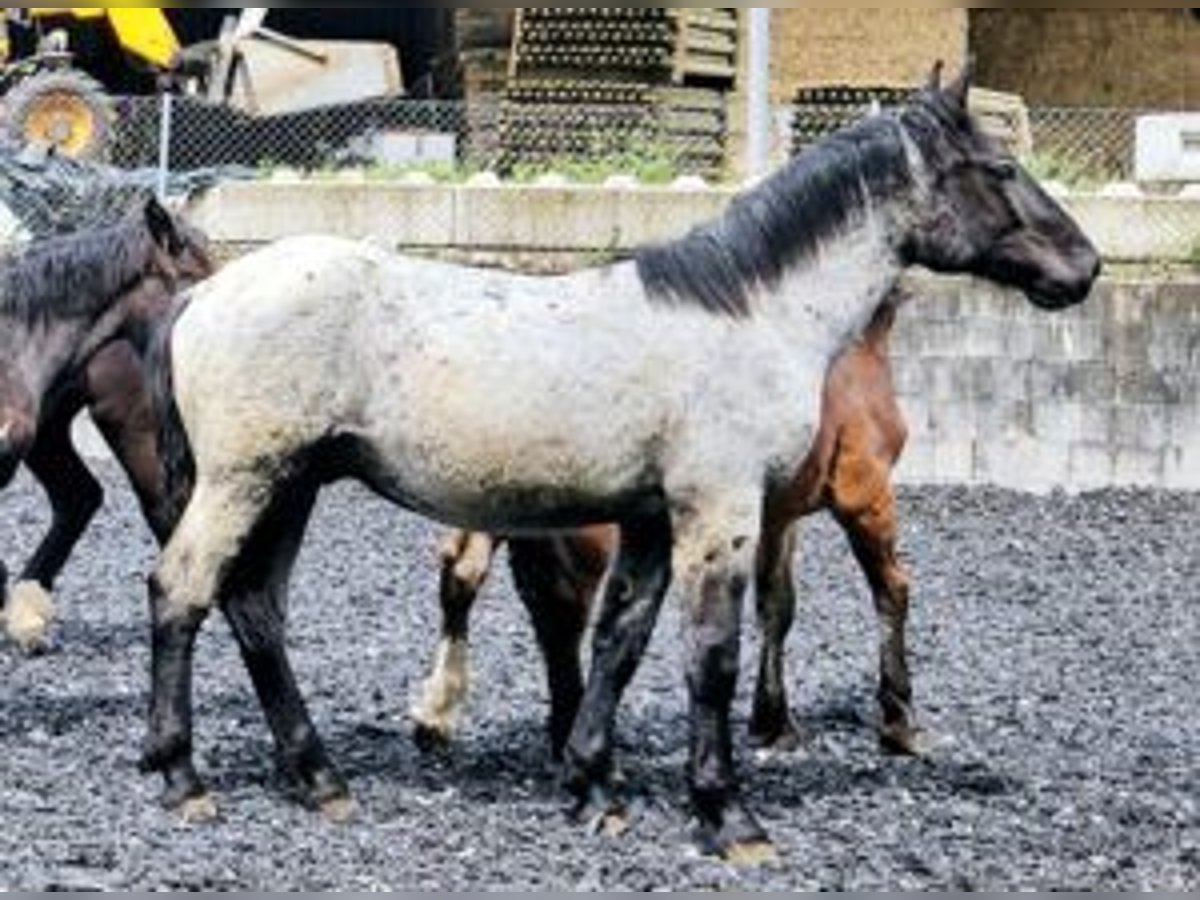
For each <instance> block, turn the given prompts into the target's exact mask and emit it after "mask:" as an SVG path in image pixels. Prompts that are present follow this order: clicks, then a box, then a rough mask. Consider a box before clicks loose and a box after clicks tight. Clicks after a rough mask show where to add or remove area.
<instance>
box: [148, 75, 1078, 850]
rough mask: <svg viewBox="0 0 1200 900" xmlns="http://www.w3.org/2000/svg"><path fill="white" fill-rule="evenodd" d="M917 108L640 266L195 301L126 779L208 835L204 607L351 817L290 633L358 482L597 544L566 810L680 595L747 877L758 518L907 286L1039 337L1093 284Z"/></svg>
mask: <svg viewBox="0 0 1200 900" xmlns="http://www.w3.org/2000/svg"><path fill="white" fill-rule="evenodd" d="M935 81H936V82H937V83H936V84H932V85H931V86H930V87H929V88H928V89H926V90H924V91H923V92H921V93H920V94H918V95H917V96H916V97H915V98H914V99H913V101H912V102H910V103H909V104H908V105H907V106H905V107H904V108H903V109H901V110H898V111H897V112H895V113H893V114H888V115H884V116H878V117H874V118H871V119H868V120H866V121H864V122H861V123H858V124H856V125H854V126H852V127H850V128H848V129H846V130H843V131H841V132H839V133H837V134H835V135H834V136H832V137H831V138H829V139H828V140H826V141H824V142H822V143H821V144H819V145H818V146H817V147H815V148H814V149H812V150H811V151H809V152H808V153H806V154H804V155H802V156H801V157H799V158H798V159H796V160H794V161H793V162H791V163H790V164H788V165H787V166H785V167H784V168H783V169H782V170H781V171H780V172H778V173H777V174H775V175H774V176H773V177H771V178H769V179H768V180H766V181H765V182H764V183H762V184H761V185H759V186H758V187H756V188H754V189H753V190H751V191H749V192H747V193H746V194H745V195H743V196H742V197H740V198H738V199H737V200H736V201H735V202H734V203H733V204H732V205H731V206H730V208H729V209H728V210H727V211H726V213H725V214H724V215H723V216H722V217H720V218H719V219H718V220H717V221H716V222H714V223H712V224H710V225H707V226H702V227H700V228H698V229H697V230H695V231H694V232H692V233H691V234H689V235H687V236H685V237H683V238H681V239H679V240H677V241H674V242H670V243H666V244H663V245H660V246H653V247H647V248H646V249H644V250H642V251H641V252H640V253H638V254H637V256H636V258H634V259H631V260H626V261H621V262H618V263H615V264H612V265H606V266H603V267H599V268H595V269H591V270H587V271H583V272H578V273H575V274H571V275H567V276H559V277H529V276H520V275H513V274H509V273H504V272H497V271H485V270H479V269H474V268H469V267H463V266H456V265H450V264H445V263H439V262H433V261H428V260H424V259H417V258H406V257H402V256H396V255H392V254H389V253H387V252H384V251H382V250H380V249H378V248H375V247H372V246H370V245H368V244H362V243H356V242H351V241H345V240H340V239H336V238H331V237H303V238H294V239H289V240H284V241H281V242H279V243H276V244H274V245H272V246H269V247H267V248H265V249H263V250H261V251H259V252H257V253H253V254H251V255H248V256H245V257H243V258H242V259H240V260H238V261H237V262H235V263H233V264H231V265H230V266H228V267H227V268H225V269H223V270H222V271H221V272H219V273H218V274H217V275H215V276H214V277H213V278H212V279H209V280H208V281H206V282H204V283H203V284H201V285H200V286H198V287H197V288H195V289H194V290H193V291H191V292H190V304H189V305H188V306H187V308H186V310H184V311H183V312H182V314H181V315H180V316H179V318H178V319H177V321H176V323H175V326H174V331H173V334H172V336H171V337H170V339H169V346H168V348H167V349H168V350H169V353H164V354H163V362H164V363H165V365H164V367H163V370H162V372H161V376H162V383H163V386H164V389H165V388H166V387H167V386H168V385H167V381H166V379H168V378H169V379H170V384H169V387H170V388H171V389H172V396H173V397H174V400H175V406H174V407H173V408H172V409H171V410H170V411H169V412H170V415H168V416H165V417H164V427H165V428H167V429H170V430H174V431H176V432H178V434H179V435H181V436H182V437H181V438H178V439H177V440H175V441H174V442H172V443H171V444H170V446H172V447H174V448H175V450H177V451H179V450H182V449H186V450H187V451H188V452H187V453H186V454H182V455H181V456H180V457H179V458H175V454H172V455H171V458H169V459H168V460H167V461H168V463H169V468H170V472H171V473H172V475H171V477H172V479H173V480H179V479H184V480H187V481H189V482H191V483H192V485H193V489H192V491H191V493H190V500H189V501H188V503H187V505H186V509H185V510H184V512H183V516H182V519H181V520H180V522H179V525H178V527H177V528H176V530H175V532H174V534H173V535H172V536H171V538H170V540H169V541H168V543H167V546H166V548H165V549H164V551H163V553H162V556H161V558H160V560H159V562H158V564H157V566H156V568H155V571H154V574H153V575H152V577H151V579H150V593H151V610H152V620H153V623H152V628H153V645H152V647H153V654H152V658H153V663H152V703H151V711H150V717H149V734H148V740H147V746H146V748H145V755H144V759H143V766H144V768H145V770H147V771H150V772H157V773H161V775H162V776H163V778H164V782H165V794H164V800H165V802H166V803H167V804H168V806H170V807H171V808H175V809H177V810H179V811H180V812H181V814H183V815H184V816H185V817H189V816H191V817H197V818H203V817H206V816H209V815H212V814H213V813H214V811H215V804H214V803H213V801H212V799H211V797H210V796H209V794H208V791H207V788H206V786H205V784H204V781H203V780H202V779H201V777H200V774H199V772H198V771H197V769H196V766H195V762H194V759H193V741H192V727H193V717H192V667H193V655H194V650H195V639H196V636H197V633H198V631H199V629H200V627H201V626H202V624H203V623H204V622H205V620H206V619H207V617H208V615H209V614H210V613H211V611H213V610H214V609H220V610H221V611H222V612H223V613H224V615H225V616H226V618H227V619H228V620H229V621H230V623H231V625H232V630H233V632H234V635H235V637H236V639H237V641H238V642H239V644H240V647H241V650H242V654H243V658H244V660H245V663H246V665H247V667H248V669H249V672H250V675H251V679H252V681H253V683H254V686H255V688H256V690H257V692H258V695H259V699H260V702H261V704H262V706H263V708H264V710H265V712H266V715H267V719H268V722H269V725H270V727H271V730H272V732H273V733H274V736H275V740H276V742H277V744H278V748H279V757H280V759H281V760H282V762H283V765H284V768H285V771H286V772H287V773H288V774H289V775H290V776H291V777H293V778H294V779H295V780H296V782H297V784H298V786H299V787H300V789H301V790H302V791H303V792H304V795H305V797H306V799H307V800H308V801H309V802H310V803H311V804H312V805H313V806H314V807H316V808H319V809H321V810H322V811H324V812H325V813H326V814H327V815H329V816H331V817H333V818H340V817H342V816H344V815H346V814H347V813H348V811H349V810H350V809H351V808H352V805H351V800H350V792H349V789H348V786H347V783H346V781H345V780H344V778H343V777H342V776H341V774H340V773H339V772H338V770H337V769H336V767H335V766H334V763H333V761H332V760H331V759H330V757H329V754H328V753H327V751H326V749H325V747H324V745H323V743H322V741H321V739H320V737H319V735H318V733H317V729H316V727H315V726H314V725H313V723H312V721H311V718H310V716H309V713H308V711H307V708H306V706H305V703H304V700H303V698H302V696H301V694H300V691H299V689H298V688H297V684H296V679H295V677H294V674H293V672H292V669H291V666H290V663H289V660H288V658H287V654H286V651H285V646H284V640H283V638H284V632H285V619H286V616H285V610H286V605H287V604H286V600H287V590H288V585H289V581H290V575H291V572H292V567H293V563H294V561H295V558H296V556H297V553H298V551H299V548H300V546H301V543H302V539H303V536H304V533H305V530H306V528H307V525H308V521H309V514H310V512H311V510H312V508H313V505H314V502H315V499H316V496H317V494H318V492H319V491H320V489H321V488H322V486H323V485H326V484H328V483H330V482H332V481H335V480H339V479H343V478H353V479H357V480H359V481H361V482H363V483H364V484H366V485H368V486H369V487H370V488H372V489H373V490H375V491H376V492H378V493H379V494H380V495H381V496H383V497H385V498H388V499H389V500H391V501H393V502H395V503H396V504H398V505H400V506H402V507H404V508H406V509H409V510H412V511H415V512H417V513H421V514H424V515H426V516H429V517H431V518H433V519H436V520H438V521H441V522H444V523H447V524H450V525H454V526H458V527H462V528H467V529H471V530H476V531H484V532H490V533H499V534H523V533H525V534H529V533H532V534H537V533H545V532H548V531H554V530H561V529H568V528H575V527H582V526H586V525H590V524H595V523H616V524H617V525H619V526H620V533H621V543H620V547H619V549H618V553H617V561H616V564H615V568H614V571H613V573H612V575H611V577H610V578H609V579H608V584H607V587H606V589H605V596H604V598H603V600H602V603H603V604H604V606H605V611H604V614H603V615H601V617H600V620H599V623H598V627H597V630H596V632H595V635H594V653H593V659H592V677H591V678H590V679H589V682H588V686H587V689H586V692H585V696H584V700H583V705H582V707H581V710H580V714H579V716H578V717H577V718H576V720H575V724H574V727H573V730H572V734H571V737H570V739H569V740H568V742H567V747H566V752H565V763H564V766H565V780H566V784H567V786H568V787H569V789H570V790H571V791H572V792H573V794H574V795H575V797H576V798H577V799H578V801H579V803H580V805H581V806H585V807H586V806H594V807H597V808H599V809H601V810H603V809H606V808H610V807H611V806H612V805H613V804H614V803H616V802H617V801H616V798H615V797H614V795H613V777H612V776H613V753H612V747H613V730H614V717H615V713H616V709H617V706H618V703H619V699H620V694H621V692H622V690H623V689H624V687H625V686H626V684H627V682H628V679H629V677H630V676H631V675H632V673H633V670H634V668H635V666H636V663H637V660H638V659H639V658H640V656H641V654H642V652H643V650H644V647H645V642H646V640H647V639H648V637H649V634H650V632H651V628H652V625H653V622H654V619H655V617H656V615H657V612H658V608H659V605H660V604H661V602H662V600H663V597H664V595H665V594H666V592H667V590H668V587H670V586H671V585H672V584H676V585H678V593H679V595H680V597H681V599H682V604H683V609H684V621H685V637H684V647H685V651H684V652H685V657H686V658H685V662H684V670H685V680H686V683H687V687H688V694H689V697H690V711H689V716H690V721H691V727H690V736H689V744H690V754H689V762H688V780H689V790H690V797H691V806H692V811H693V814H694V817H695V821H696V823H697V825H696V829H695V835H694V837H695V839H696V841H697V843H698V845H699V847H700V848H701V849H702V850H704V851H705V852H709V853H715V854H720V855H722V856H724V857H725V858H727V859H731V860H750V861H753V860H756V859H759V858H761V857H762V856H763V855H765V854H766V853H768V852H769V848H770V845H769V841H768V838H767V835H766V833H765V832H764V830H763V829H762V827H761V826H760V825H759V823H758V821H757V819H756V818H755V816H754V815H753V813H752V812H751V810H750V809H749V807H748V805H747V804H746V803H745V801H744V799H743V796H742V794H741V792H740V790H739V788H738V782H737V778H736V775H735V765H734V753H733V740H732V736H731V734H730V705H731V703H732V700H733V696H734V690H735V685H736V679H737V673H738V655H739V634H740V627H741V601H742V597H743V594H744V592H745V588H746V586H747V584H748V582H749V581H750V579H751V578H752V577H753V573H754V561H755V556H756V552H757V547H758V537H759V535H760V533H761V531H762V526H763V521H762V519H763V509H764V500H765V498H766V497H767V495H768V494H769V493H770V491H771V490H772V489H773V488H777V487H779V486H782V485H784V484H786V482H787V481H788V480H789V479H791V478H793V477H794V475H795V473H796V471H797V469H798V467H799V466H800V464H801V462H802V461H803V459H804V458H805V456H806V455H807V454H808V452H809V450H810V449H811V447H812V443H813V441H814V439H815V436H816V433H817V428H818V423H819V418H820V400H821V389H822V384H823V382H824V377H825V373H826V372H827V371H828V368H829V366H830V364H831V362H832V360H833V359H834V358H835V357H836V356H837V354H838V353H839V352H840V351H841V350H842V349H843V348H845V347H846V346H847V345H849V344H850V343H851V342H852V341H853V340H854V339H855V338H856V337H858V336H859V335H861V334H862V333H863V331H864V330H865V329H866V328H867V327H868V326H869V324H870V323H871V322H872V320H873V319H874V318H875V317H876V315H877V314H878V313H879V310H880V308H881V307H882V306H883V305H885V304H886V303H887V302H888V299H889V298H890V297H891V296H892V291H893V288H894V287H895V285H896V283H897V281H898V279H899V278H900V276H901V275H902V273H903V272H904V271H905V270H906V269H908V268H909V267H911V266H918V265H920V266H924V267H926V268H928V269H931V270H934V271H939V272H951V273H970V274H973V275H976V276H979V277H982V278H986V279H990V280H992V281H994V282H996V283H998V284H1002V285H1006V286H1009V287H1012V288H1014V289H1017V290H1019V291H1022V292H1023V293H1024V294H1025V295H1026V296H1027V297H1028V298H1029V300H1030V301H1031V302H1032V303H1034V304H1035V305H1037V306H1039V307H1042V308H1044V309H1048V310H1060V309H1066V308H1068V307H1071V306H1074V305H1076V304H1078V303H1081V302H1082V301H1083V300H1084V299H1085V298H1086V297H1087V296H1088V294H1089V293H1090V291H1091V288H1092V285H1093V283H1094V282H1095V280H1096V279H1097V277H1098V276H1099V273H1100V267H1101V264H1100V259H1099V256H1098V254H1097V252H1096V250H1095V248H1094V247H1093V245H1092V244H1091V243H1090V242H1089V240H1088V239H1087V237H1086V236H1085V235H1084V234H1083V232H1082V231H1081V230H1080V228H1079V227H1078V225H1077V224H1076V223H1075V222H1074V221H1073V220H1072V219H1071V217H1070V216H1069V215H1068V214H1067V213H1066V212H1065V211H1064V210H1063V209H1062V208H1061V207H1060V206H1059V205H1058V204H1057V203H1056V202H1055V201H1054V200H1053V199H1052V198H1051V197H1049V196H1048V195H1047V194H1046V193H1045V192H1043V191H1042V190H1041V189H1040V188H1039V187H1038V185H1037V184H1036V182H1035V181H1034V180H1033V178H1032V177H1031V176H1029V175H1028V174H1027V173H1026V172H1025V171H1024V170H1023V169H1022V168H1021V166H1020V165H1019V164H1018V163H1017V162H1016V161H1014V160H1013V159H1012V158H1011V157H1010V156H1009V155H1007V154H1006V153H1005V152H1004V151H1003V150H1002V149H1001V148H1000V147H998V146H997V145H996V144H995V143H994V142H993V141H992V140H991V139H989V138H988V137H987V136H986V135H985V134H984V133H983V132H982V131H981V130H980V129H979V128H978V127H977V125H976V124H975V123H974V122H973V121H972V119H971V118H970V116H969V114H968V112H967V109H966V94H967V88H968V84H967V81H968V79H967V78H966V77H964V78H962V79H960V80H959V81H957V82H956V83H954V84H952V85H950V86H949V87H946V88H943V87H942V86H941V84H940V69H939V72H938V77H937V78H936V79H935ZM164 395H165V390H164Z"/></svg>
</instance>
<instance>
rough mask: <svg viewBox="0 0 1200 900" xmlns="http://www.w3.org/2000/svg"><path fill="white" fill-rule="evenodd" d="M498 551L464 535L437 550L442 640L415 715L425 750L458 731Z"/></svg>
mask: <svg viewBox="0 0 1200 900" xmlns="http://www.w3.org/2000/svg"><path fill="white" fill-rule="evenodd" d="M499 549H500V543H499V541H498V540H497V539H496V538H493V537H491V536H490V535H487V534H481V533H479V532H466V531H454V532H451V533H450V534H449V535H447V536H446V538H445V540H443V541H442V544H441V546H440V548H439V555H440V556H441V561H442V569H441V580H440V582H439V598H440V600H441V606H442V637H441V642H440V643H439V644H438V651H437V658H436V660H435V661H434V666H433V672H432V673H431V674H430V676H429V678H428V679H427V680H426V681H425V682H424V684H423V685H422V686H421V693H420V696H419V697H418V698H417V700H416V702H415V703H414V704H413V707H412V710H411V715H412V717H413V721H414V722H415V724H416V727H415V729H414V732H413V737H414V739H415V740H416V742H417V745H418V746H420V747H422V748H426V749H428V748H432V747H437V746H440V745H443V744H448V743H450V741H451V739H452V738H453V737H454V733H455V731H456V730H457V729H458V724H459V721H460V719H461V716H462V709H463V706H464V704H465V703H466V700H467V692H468V691H469V690H470V682H471V678H470V676H471V660H470V646H469V643H468V637H469V631H470V620H471V609H472V608H473V607H474V606H475V600H476V598H477V597H478V596H479V589H480V588H481V587H482V586H483V583H484V582H485V581H486V580H487V577H488V574H489V573H490V572H491V569H492V563H493V561H494V560H495V556H496V552H497V551H498V550H499Z"/></svg>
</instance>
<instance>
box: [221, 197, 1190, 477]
mask: <svg viewBox="0 0 1200 900" xmlns="http://www.w3.org/2000/svg"><path fill="white" fill-rule="evenodd" d="M729 196H730V191H728V190H719V189H703V188H699V187H694V188H693V189H691V190H673V189H670V188H641V189H634V188H622V189H613V188H610V189H606V188H579V187H562V186H545V187H540V188H533V189H530V188H514V187H506V186H500V185H495V184H490V183H486V182H485V183H484V184H481V185H478V186H461V187H452V186H437V185H417V186H405V185H395V184H389V185H378V184H375V185H371V184H361V183H329V184H324V185H312V184H307V183H302V182H286V181H285V182H281V183H275V184H261V185H258V184H255V185H236V186H230V187H226V188H223V189H222V190H220V191H219V192H217V193H216V194H215V195H213V196H212V197H211V198H209V200H207V201H206V202H205V204H204V205H203V206H202V208H201V209H199V210H198V219H199V221H200V222H201V223H202V224H204V225H206V226H207V227H208V228H209V229H210V230H211V232H212V233H213V235H214V237H216V238H217V239H218V240H219V241H221V242H224V243H227V244H231V245H236V246H237V247H239V248H240V247H244V246H246V245H252V244H255V243H258V242H261V241H264V240H271V239H275V238H278V237H282V236H285V235H288V234H296V233H304V232H310V231H324V232H335V233H341V234H345V235H348V236H355V237H368V236H371V237H374V238H375V239H377V240H380V241H383V242H385V243H387V244H389V245H391V246H397V247H408V248H410V249H422V250H426V251H431V252H436V253H439V254H442V255H451V256H458V255H467V256H468V257H470V258H471V259H475V260H478V259H480V258H487V256H488V255H489V254H493V253H494V254H503V255H504V256H505V257H506V258H508V259H511V256H510V253H511V252H512V251H521V254H522V255H521V256H520V262H521V264H523V265H524V264H530V263H533V265H532V266H531V267H534V268H538V267H544V266H553V265H559V264H562V260H561V259H558V260H556V259H555V257H556V256H557V252H558V251H562V252H570V253H571V259H572V260H573V262H574V264H583V263H587V262H592V261H595V260H596V259H598V258H600V257H603V256H605V255H607V254H608V253H610V252H612V251H620V250H625V249H628V248H630V247H633V246H636V245H638V244H641V243H645V242H646V241H650V240H656V239H661V238H664V237H668V236H671V235H677V234H679V233H681V232H682V231H684V230H686V228H688V227H689V226H690V225H692V224H695V223H696V222H699V221H702V220H705V219H708V218H711V217H712V216H713V215H715V214H716V213H717V212H718V211H719V210H720V209H721V208H722V207H723V206H724V204H725V203H726V202H727V201H728V199H729ZM1163 202H1167V201H1163ZM1170 202H1171V203H1173V204H1176V206H1177V207H1178V209H1180V210H1185V209H1186V210H1190V213H1189V214H1190V215H1192V216H1193V217H1194V218H1192V219H1191V220H1189V221H1190V222H1191V223H1192V224H1191V225H1190V226H1187V227H1190V228H1191V230H1190V232H1189V231H1184V232H1181V233H1184V234H1190V235H1191V237H1192V240H1193V241H1194V240H1195V239H1196V238H1197V237H1200V198H1197V199H1192V200H1188V199H1186V198H1175V199H1172V200H1170ZM1147 203H1150V201H1147V200H1145V199H1144V198H1141V199H1138V198H1134V199H1122V198H1120V197H1088V198H1074V199H1073V200H1072V201H1071V204H1072V206H1073V207H1074V209H1075V212H1076V213H1077V215H1079V217H1080V218H1081V220H1082V221H1083V224H1084V227H1085V229H1087V230H1088V231H1089V232H1092V233H1098V234H1099V235H1100V236H1101V237H1103V238H1104V239H1105V241H1107V242H1108V246H1109V249H1110V251H1111V250H1113V249H1114V248H1115V249H1117V250H1119V249H1120V247H1121V242H1122V235H1123V234H1125V235H1134V236H1135V238H1134V242H1135V245H1136V246H1134V245H1131V246H1133V247H1134V249H1138V248H1139V247H1140V251H1139V252H1141V251H1144V252H1147V253H1149V252H1153V248H1149V247H1145V246H1141V245H1142V244H1143V243H1144V242H1143V241H1142V239H1141V237H1140V234H1141V232H1142V231H1143V229H1144V227H1147V226H1146V225H1145V221H1144V217H1145V216H1146V215H1148V214H1147V213H1146V212H1145V207H1146V204H1147ZM1150 208H1151V210H1152V212H1153V210H1154V207H1153V206H1151V207H1150ZM1180 215H1183V213H1180ZM1140 219H1141V220H1142V221H1139V220H1140ZM1180 221H1182V220H1180ZM1177 224H1179V223H1177ZM1184 226H1186V223H1184V225H1183V226H1181V227H1184ZM1110 255H1111V253H1110ZM914 292H915V294H916V296H917V297H918V299H916V300H914V302H913V303H912V304H911V305H910V306H909V307H908V308H907V309H906V310H905V311H904V312H903V313H902V315H901V321H900V325H899V326H898V329H897V332H896V335H895V337H894V347H893V351H894V358H895V373H896V380H897V386H898V391H899V393H900V395H901V399H902V403H903V406H904V408H905V410H906V413H907V415H908V417H909V419H910V422H911V426H912V442H911V445H910V448H909V451H908V453H907V455H906V457H905V460H904V463H903V466H902V469H901V477H902V478H903V480H905V481H907V482H909V483H954V484H990V485H998V486H1003V487H1010V488H1015V489H1023V490H1031V491H1046V490H1049V489H1052V488H1055V487H1063V488H1068V489H1072V490H1085V489H1090V488H1096V487H1102V486H1113V485H1121V486H1127V485H1142V486H1155V487H1164V488H1172V489H1188V490H1200V390H1198V389H1200V272H1196V273H1193V274H1190V275H1174V276H1170V275H1166V274H1161V273H1160V274H1158V275H1152V276H1145V277H1142V278H1138V279H1121V278H1120V277H1116V278H1112V279H1109V280H1107V281H1106V282H1105V283H1104V284H1103V286H1102V287H1101V288H1100V289H1099V290H1098V291H1097V293H1096V295H1095V296H1094V297H1093V298H1092V300H1091V301H1089V303H1088V304H1086V305H1085V306H1084V307H1083V308H1081V309H1078V310H1075V311H1072V312H1069V313H1065V314H1060V315H1052V314H1049V313H1043V312H1039V311H1037V310H1035V309H1034V308H1032V307H1031V306H1030V305H1029V304H1028V303H1027V302H1026V301H1025V300H1024V299H1023V298H1021V297H1014V296H1012V295H1011V294H1009V293H1006V292H1002V291H1000V290H998V289H995V288H991V287H989V286H987V285H984V284H981V283H978V282H973V281H968V280H957V279H944V278H933V277H932V276H924V277H923V278H918V279H917V280H916V281H914Z"/></svg>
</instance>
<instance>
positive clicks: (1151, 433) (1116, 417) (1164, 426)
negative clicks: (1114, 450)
mask: <svg viewBox="0 0 1200 900" xmlns="http://www.w3.org/2000/svg"><path fill="white" fill-rule="evenodd" d="M1110 417H1111V431H1110V432H1109V434H1108V442H1109V443H1110V444H1112V445H1113V446H1116V447H1127V448H1136V449H1139V450H1148V451H1149V450H1152V451H1162V450H1163V449H1164V448H1166V447H1168V446H1169V445H1170V444H1171V439H1172V434H1171V420H1170V418H1169V416H1167V415H1164V414H1163V408H1162V407H1161V406H1151V405H1148V404H1136V405H1135V404H1124V403H1119V404H1117V405H1116V406H1114V407H1112V409H1111V411H1110Z"/></svg>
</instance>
